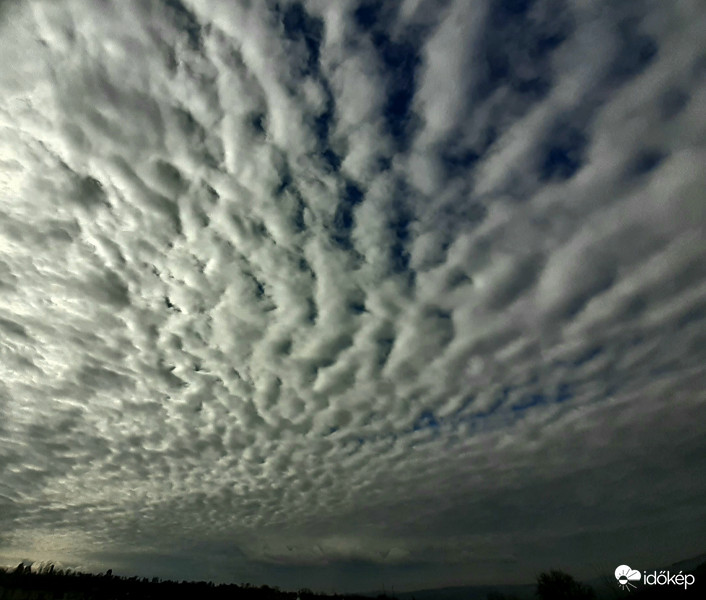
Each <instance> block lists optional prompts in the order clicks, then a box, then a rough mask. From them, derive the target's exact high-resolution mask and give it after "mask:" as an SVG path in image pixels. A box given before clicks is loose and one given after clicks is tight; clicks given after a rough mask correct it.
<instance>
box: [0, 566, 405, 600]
mask: <svg viewBox="0 0 706 600" xmlns="http://www.w3.org/2000/svg"><path fill="white" fill-rule="evenodd" d="M221 598H223V599H226V598H227V599H228V600H251V599H252V600H312V599H314V598H315V599H316V600H327V599H331V600H334V599H335V600H370V598H366V597H364V596H359V595H356V594H340V595H339V594H332V595H331V594H317V593H314V592H312V591H311V590H310V589H307V588H303V589H300V590H299V591H297V592H289V591H283V590H280V589H279V588H277V587H270V586H267V585H262V586H259V587H257V586H253V585H250V584H249V583H245V584H243V585H237V584H232V583H228V584H215V583H213V582H211V581H172V580H168V579H160V578H159V577H153V578H152V579H148V578H147V577H121V576H119V575H113V571H112V569H109V570H108V571H106V572H105V573H103V574H100V575H95V574H90V573H82V572H79V571H73V570H71V569H66V570H63V569H59V568H56V567H55V566H54V565H51V564H50V565H43V566H41V567H40V568H39V569H37V570H34V571H33V570H32V568H31V567H30V566H27V565H24V564H22V563H20V564H19V565H18V566H17V567H16V568H15V569H14V570H12V569H11V570H6V569H2V568H0V600H92V599H96V600H98V599H100V600H127V599H129V600H135V599H144V600H181V599H184V600H194V599H198V600H219V599H221ZM379 598H381V599H385V598H389V600H393V599H391V598H390V597H388V596H386V595H381V596H379Z"/></svg>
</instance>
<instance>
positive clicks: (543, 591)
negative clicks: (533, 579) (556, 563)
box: [536, 571, 596, 600]
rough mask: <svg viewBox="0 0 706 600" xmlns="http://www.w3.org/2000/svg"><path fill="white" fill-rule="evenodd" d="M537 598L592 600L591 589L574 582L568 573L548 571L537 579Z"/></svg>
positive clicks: (543, 599) (548, 599)
mask: <svg viewBox="0 0 706 600" xmlns="http://www.w3.org/2000/svg"><path fill="white" fill-rule="evenodd" d="M536 593H537V596H539V598H541V599H542V600H593V599H594V598H595V597H596V593H595V592H594V591H593V588H591V587H589V586H587V585H585V584H583V583H580V582H578V581H576V580H575V579H574V578H573V577H572V576H571V575H569V574H568V573H564V572H562V571H549V573H541V574H540V575H539V577H537V591H536Z"/></svg>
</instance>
